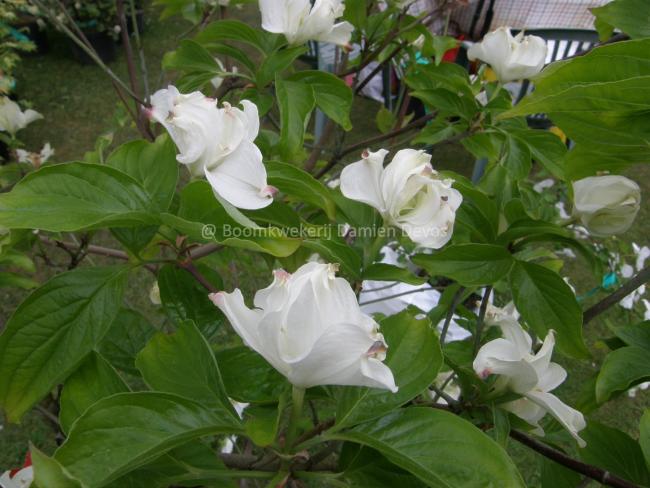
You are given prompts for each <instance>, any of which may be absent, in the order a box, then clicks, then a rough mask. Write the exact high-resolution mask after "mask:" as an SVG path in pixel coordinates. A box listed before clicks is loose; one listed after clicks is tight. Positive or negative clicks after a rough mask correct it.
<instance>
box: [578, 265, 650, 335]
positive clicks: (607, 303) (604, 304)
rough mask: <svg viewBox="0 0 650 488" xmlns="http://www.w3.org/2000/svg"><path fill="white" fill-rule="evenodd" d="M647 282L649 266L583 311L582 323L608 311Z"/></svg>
mask: <svg viewBox="0 0 650 488" xmlns="http://www.w3.org/2000/svg"><path fill="white" fill-rule="evenodd" d="M648 281H650V266H647V267H645V268H643V269H642V270H641V271H639V272H638V273H637V274H636V275H635V276H634V277H633V278H632V279H630V280H629V281H628V282H627V283H625V284H624V285H623V286H621V287H620V288H619V289H618V290H616V291H615V292H614V293H611V294H610V295H608V296H606V297H605V298H603V299H602V300H601V301H599V302H598V303H596V304H595V305H593V306H591V307H589V308H588V309H587V310H585V312H584V314H583V317H584V318H583V323H585V324H586V323H587V322H590V321H591V320H593V319H594V318H596V317H597V316H598V315H600V314H601V313H603V312H604V311H605V310H607V309H609V308H610V307H611V306H612V305H614V304H616V303H618V302H620V301H621V300H622V299H623V298H625V297H626V296H628V295H629V294H630V293H632V292H633V291H634V290H636V289H637V288H639V287H640V286H641V285H643V284H645V283H647V282H648Z"/></svg>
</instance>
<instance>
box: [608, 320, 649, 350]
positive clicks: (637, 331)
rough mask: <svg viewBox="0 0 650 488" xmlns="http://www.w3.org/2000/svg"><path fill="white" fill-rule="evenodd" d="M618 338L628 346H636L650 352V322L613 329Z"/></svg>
mask: <svg viewBox="0 0 650 488" xmlns="http://www.w3.org/2000/svg"><path fill="white" fill-rule="evenodd" d="M611 329H612V331H613V332H614V334H616V337H618V338H619V339H621V340H622V341H623V342H625V343H626V344H627V345H628V346H636V347H640V348H642V349H645V350H647V351H650V320H646V321H645V322H641V323H639V324H634V325H623V326H620V327H612V328H611Z"/></svg>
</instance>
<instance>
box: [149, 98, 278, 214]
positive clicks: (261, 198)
mask: <svg viewBox="0 0 650 488" xmlns="http://www.w3.org/2000/svg"><path fill="white" fill-rule="evenodd" d="M151 104H152V108H151V110H150V111H149V113H150V115H151V117H152V118H153V119H155V120H156V121H157V122H159V123H160V124H162V125H163V126H164V127H165V129H167V132H169V135H170V136H171V138H172V139H173V140H174V142H175V143H176V146H177V147H178V150H179V152H180V154H178V156H177V157H176V159H177V160H178V162H179V163H181V164H184V165H186V166H187V167H188V168H189V170H190V172H191V173H192V174H193V175H194V176H199V175H205V177H206V178H207V180H208V182H209V183H210V185H211V186H212V188H213V189H214V191H215V192H216V193H217V194H218V195H220V196H221V197H223V198H224V199H225V200H227V201H228V202H229V203H231V204H232V205H234V206H235V207H238V208H243V209H259V208H263V207H266V206H268V205H270V204H271V203H272V201H273V195H274V194H275V191H276V190H275V188H273V187H272V186H269V185H268V184H267V181H266V178H267V176H266V168H265V167H264V164H263V163H262V153H261V152H260V150H259V148H258V147H257V146H256V145H255V143H254V141H255V138H256V137H257V134H258V133H259V129H260V120H259V116H258V111H257V106H256V105H255V104H254V103H253V102H250V101H248V100H242V102H241V105H242V107H243V110H241V109H239V108H236V107H232V106H231V105H230V104H228V103H224V104H223V108H219V107H218V106H217V101H216V100H214V99H212V98H208V97H206V96H205V95H203V94H202V93H201V92H198V91H196V92H192V93H189V94H187V95H185V94H181V93H180V92H179V91H178V90H177V89H176V88H175V87H174V86H169V87H168V88H166V89H163V90H159V91H157V92H156V93H155V94H154V95H153V96H152V97H151Z"/></svg>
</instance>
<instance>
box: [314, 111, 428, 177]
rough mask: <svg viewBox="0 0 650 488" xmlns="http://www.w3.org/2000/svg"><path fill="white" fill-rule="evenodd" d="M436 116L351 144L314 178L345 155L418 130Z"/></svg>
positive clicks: (422, 118) (321, 175) (329, 168)
mask: <svg viewBox="0 0 650 488" xmlns="http://www.w3.org/2000/svg"><path fill="white" fill-rule="evenodd" d="M436 115H437V112H432V113H430V114H427V115H425V116H423V117H420V118H419V119H417V120H414V121H413V122H411V123H410V124H408V125H406V126H404V127H402V128H400V129H398V130H394V131H391V132H388V133H386V134H379V135H377V136H374V137H370V138H368V139H364V140H363V141H361V142H358V143H356V144H352V145H351V146H348V147H346V148H343V149H341V150H340V151H338V152H337V153H336V155H335V156H334V157H333V158H332V159H331V160H330V162H329V163H327V166H325V167H324V168H323V169H321V170H320V171H319V172H318V174H317V175H316V178H322V177H323V176H324V175H325V174H327V172H328V171H329V170H331V169H332V168H333V167H334V166H336V165H337V164H338V163H339V161H340V160H341V159H342V158H343V157H344V156H346V155H348V154H350V153H353V152H355V151H362V150H364V149H366V148H368V147H369V146H371V145H372V144H376V143H378V142H382V141H385V140H386V139H391V138H393V137H397V136H399V135H401V134H405V133H406V132H409V131H412V130H416V129H419V128H421V127H424V126H425V125H426V124H427V123H428V122H429V121H430V120H432V119H433V118H435V117H436Z"/></svg>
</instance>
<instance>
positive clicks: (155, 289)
mask: <svg viewBox="0 0 650 488" xmlns="http://www.w3.org/2000/svg"><path fill="white" fill-rule="evenodd" d="M149 301H150V302H151V303H153V304H154V305H160V304H162V302H161V300H160V287H159V286H158V282H157V281H154V283H153V285H151V290H149Z"/></svg>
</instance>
